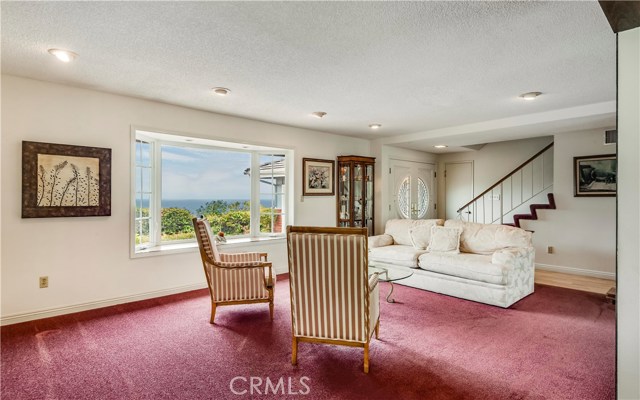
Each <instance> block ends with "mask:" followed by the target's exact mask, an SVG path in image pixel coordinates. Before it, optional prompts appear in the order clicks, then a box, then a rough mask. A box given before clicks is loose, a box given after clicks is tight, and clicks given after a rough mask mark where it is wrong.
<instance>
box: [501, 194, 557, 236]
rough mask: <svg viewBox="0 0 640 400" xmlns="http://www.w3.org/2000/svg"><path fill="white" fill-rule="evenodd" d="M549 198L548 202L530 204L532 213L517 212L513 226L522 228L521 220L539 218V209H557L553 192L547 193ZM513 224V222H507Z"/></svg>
mask: <svg viewBox="0 0 640 400" xmlns="http://www.w3.org/2000/svg"><path fill="white" fill-rule="evenodd" d="M547 199H548V201H549V203H548V204H539V203H538V204H531V205H529V210H531V214H515V215H514V216H513V226H516V227H518V228H521V226H520V220H521V219H528V220H537V219H538V212H537V211H538V210H555V209H556V199H555V197H553V193H547ZM505 225H511V224H505Z"/></svg>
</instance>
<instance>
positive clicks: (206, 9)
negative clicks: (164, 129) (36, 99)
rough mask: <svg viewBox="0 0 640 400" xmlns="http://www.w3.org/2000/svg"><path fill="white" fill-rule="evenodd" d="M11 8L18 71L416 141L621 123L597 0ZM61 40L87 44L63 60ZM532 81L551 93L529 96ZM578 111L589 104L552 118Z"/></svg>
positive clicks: (5, 39) (609, 36) (9, 33)
mask: <svg viewBox="0 0 640 400" xmlns="http://www.w3.org/2000/svg"><path fill="white" fill-rule="evenodd" d="M1 7H2V9H1V12H2V26H1V29H2V72H3V73H7V74H12V75H18V76H24V77H30V78H35V79H40V80H45V81H52V82H60V83H65V84H71V85H76V86H80V87H86V88H91V89H97V90H103V91H108V92H113V93H121V94H126V95H131V96H136V97H141V98H146V99H151V100H157V101H162V102H166V103H172V104H178V105H182V106H186V107H192V108H197V109H202V110H208V111H213V112H218V113H223V114H229V115H236V116H241V117H246V118H251V119H256V120H262V121H268V122H274V123H279V124H285V125H291V126H297V127H303V128H308V129H314V130H319V131H324V132H332V133H336V134H340V135H350V136H357V137H363V138H369V139H372V138H384V139H383V140H385V141H386V142H387V143H389V144H394V145H398V146H405V147H410V148H417V149H429V148H431V145H432V144H435V143H437V142H446V141H447V140H448V138H452V140H451V143H450V144H451V145H452V146H456V145H457V146H462V145H465V144H469V145H470V144H477V143H480V142H486V141H491V140H505V138H506V139H508V138H512V137H513V138H516V137H519V136H522V135H523V133H522V132H526V135H527V136H529V137H530V136H538V135H542V134H551V133H554V132H555V131H559V130H567V129H569V130H571V129H573V127H579V128H583V127H585V126H586V127H602V126H611V124H613V121H614V120H613V119H612V118H613V112H614V111H615V108H614V106H613V104H614V103H613V102H614V101H615V88H616V86H615V60H616V56H615V35H614V34H613V33H612V31H611V28H610V27H609V25H608V23H607V20H606V18H605V16H604V14H603V12H602V11H601V9H600V6H599V5H598V3H597V2H595V1H586V2H538V1H517V2H449V1H445V2H2V3H1ZM49 48H65V49H69V50H72V51H74V52H76V53H78V54H79V58H78V59H77V60H76V61H75V62H73V63H71V64H62V63H59V62H57V61H56V60H55V59H54V58H53V57H51V56H50V55H49V54H48V53H47V49H49ZM215 86H222V87H227V88H230V89H231V90H232V93H231V95H229V96H226V97H220V96H215V95H212V94H211V91H210V89H211V88H212V87H215ZM529 91H540V92H543V93H544V95H543V96H541V97H540V98H539V99H537V100H536V101H532V102H527V101H523V100H521V99H519V98H518V95H519V94H521V93H524V92H529ZM594 104H596V105H599V106H595V107H594V106H592V105H594ZM563 109H572V110H574V111H575V110H579V112H577V114H580V115H578V116H577V117H576V112H574V113H573V114H572V113H568V116H567V118H564V117H562V116H557V115H555V114H554V117H553V118H549V115H550V114H549V113H550V112H552V111H553V112H556V111H554V110H563ZM589 110H591V111H593V113H590V112H591V111H589ZM313 111H325V112H327V116H326V117H325V118H323V119H321V120H320V119H316V118H312V117H310V116H309V114H310V113H311V112H313ZM560 114H562V113H560ZM531 115H533V116H541V117H540V118H535V117H530V116H531ZM492 121H493V123H492ZM509 121H511V124H509ZM554 121H556V122H558V121H560V122H561V123H559V124H558V125H557V127H556V125H554ZM372 123H380V124H382V125H383V127H382V129H381V130H379V131H372V130H370V129H369V128H368V125H369V124H372ZM538 123H540V129H536V128H535V126H536V125H538ZM478 126H481V127H483V128H481V129H476V128H474V127H478ZM524 126H526V129H520V128H523V127H524ZM461 127H463V128H461ZM464 127H466V129H465V128H464ZM462 131H464V132H465V134H463V135H461V136H460V132H462ZM453 139H456V140H457V141H456V140H453ZM431 150H433V149H432V148H431Z"/></svg>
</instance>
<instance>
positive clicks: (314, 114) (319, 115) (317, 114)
mask: <svg viewBox="0 0 640 400" xmlns="http://www.w3.org/2000/svg"><path fill="white" fill-rule="evenodd" d="M311 115H312V116H313V117H316V118H322V117H324V116H325V115H327V113H326V112H324V111H314V112H312V113H311Z"/></svg>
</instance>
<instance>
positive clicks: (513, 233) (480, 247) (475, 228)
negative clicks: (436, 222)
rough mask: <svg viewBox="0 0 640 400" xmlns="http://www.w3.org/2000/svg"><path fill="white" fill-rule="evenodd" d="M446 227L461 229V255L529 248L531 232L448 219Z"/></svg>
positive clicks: (511, 227) (510, 227) (512, 227)
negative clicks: (512, 248) (511, 248)
mask: <svg viewBox="0 0 640 400" xmlns="http://www.w3.org/2000/svg"><path fill="white" fill-rule="evenodd" d="M444 226H446V227H457V228H462V235H460V251H462V252H463V253H475V254H493V253H494V252H495V251H497V250H500V249H506V248H509V247H529V246H531V232H527V231H525V230H524V229H520V228H516V227H514V226H507V225H498V224H478V223H475V222H465V221H460V220H454V219H449V220H447V221H446V222H445V223H444Z"/></svg>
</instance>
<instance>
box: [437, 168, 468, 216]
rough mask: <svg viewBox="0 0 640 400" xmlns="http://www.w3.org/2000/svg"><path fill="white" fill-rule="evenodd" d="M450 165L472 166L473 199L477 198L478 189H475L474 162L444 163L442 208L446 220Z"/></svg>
mask: <svg viewBox="0 0 640 400" xmlns="http://www.w3.org/2000/svg"><path fill="white" fill-rule="evenodd" d="M450 164H470V165H471V198H470V199H469V200H471V199H473V196H475V193H476V188H475V165H474V162H473V160H460V161H445V162H444V163H443V166H442V167H443V169H442V172H443V173H442V179H443V182H442V188H443V191H442V192H443V197H442V202H443V203H444V204H443V207H442V211H443V212H442V214H441V215H442V216H443V217H444V219H446V218H447V165H450Z"/></svg>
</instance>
